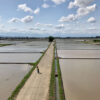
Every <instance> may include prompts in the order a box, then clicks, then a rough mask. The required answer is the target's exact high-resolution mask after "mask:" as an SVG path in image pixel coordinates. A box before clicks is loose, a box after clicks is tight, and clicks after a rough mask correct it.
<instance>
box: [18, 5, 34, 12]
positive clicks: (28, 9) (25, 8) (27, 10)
mask: <svg viewBox="0 0 100 100" xmlns="http://www.w3.org/2000/svg"><path fill="white" fill-rule="evenodd" d="M18 9H19V10H23V11H24V12H30V13H33V10H32V9H31V8H30V7H28V6H27V5H26V4H20V5H18Z"/></svg>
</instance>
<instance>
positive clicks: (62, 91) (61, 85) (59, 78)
mask: <svg viewBox="0 0 100 100" xmlns="http://www.w3.org/2000/svg"><path fill="white" fill-rule="evenodd" d="M57 70H58V81H59V95H60V100H65V94H64V88H63V81H62V75H61V70H60V64H59V58H57Z"/></svg>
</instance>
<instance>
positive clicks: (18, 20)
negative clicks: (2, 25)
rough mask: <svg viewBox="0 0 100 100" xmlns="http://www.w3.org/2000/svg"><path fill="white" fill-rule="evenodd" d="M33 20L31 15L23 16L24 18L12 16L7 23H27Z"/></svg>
mask: <svg viewBox="0 0 100 100" xmlns="http://www.w3.org/2000/svg"><path fill="white" fill-rule="evenodd" d="M32 21H33V16H25V17H24V18H21V19H20V18H12V19H10V20H9V21H8V22H9V23H16V22H23V23H29V22H32Z"/></svg>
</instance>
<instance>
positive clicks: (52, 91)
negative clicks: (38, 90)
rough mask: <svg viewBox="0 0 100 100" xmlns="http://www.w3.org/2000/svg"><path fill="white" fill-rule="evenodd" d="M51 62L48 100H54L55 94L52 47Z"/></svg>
mask: <svg viewBox="0 0 100 100" xmlns="http://www.w3.org/2000/svg"><path fill="white" fill-rule="evenodd" d="M53 56H54V57H53V63H52V72H51V78H50V87H49V100H55V98H56V94H55V86H56V83H55V49H54V55H53Z"/></svg>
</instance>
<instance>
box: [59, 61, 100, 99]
mask: <svg viewBox="0 0 100 100" xmlns="http://www.w3.org/2000/svg"><path fill="white" fill-rule="evenodd" d="M60 65H61V72H62V78H63V83H64V89H65V96H66V100H100V60H98V59H88V60H87V59H84V60H83V59H74V60H73V59H67V60H66V59H65V60H64V59H62V60H60Z"/></svg>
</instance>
